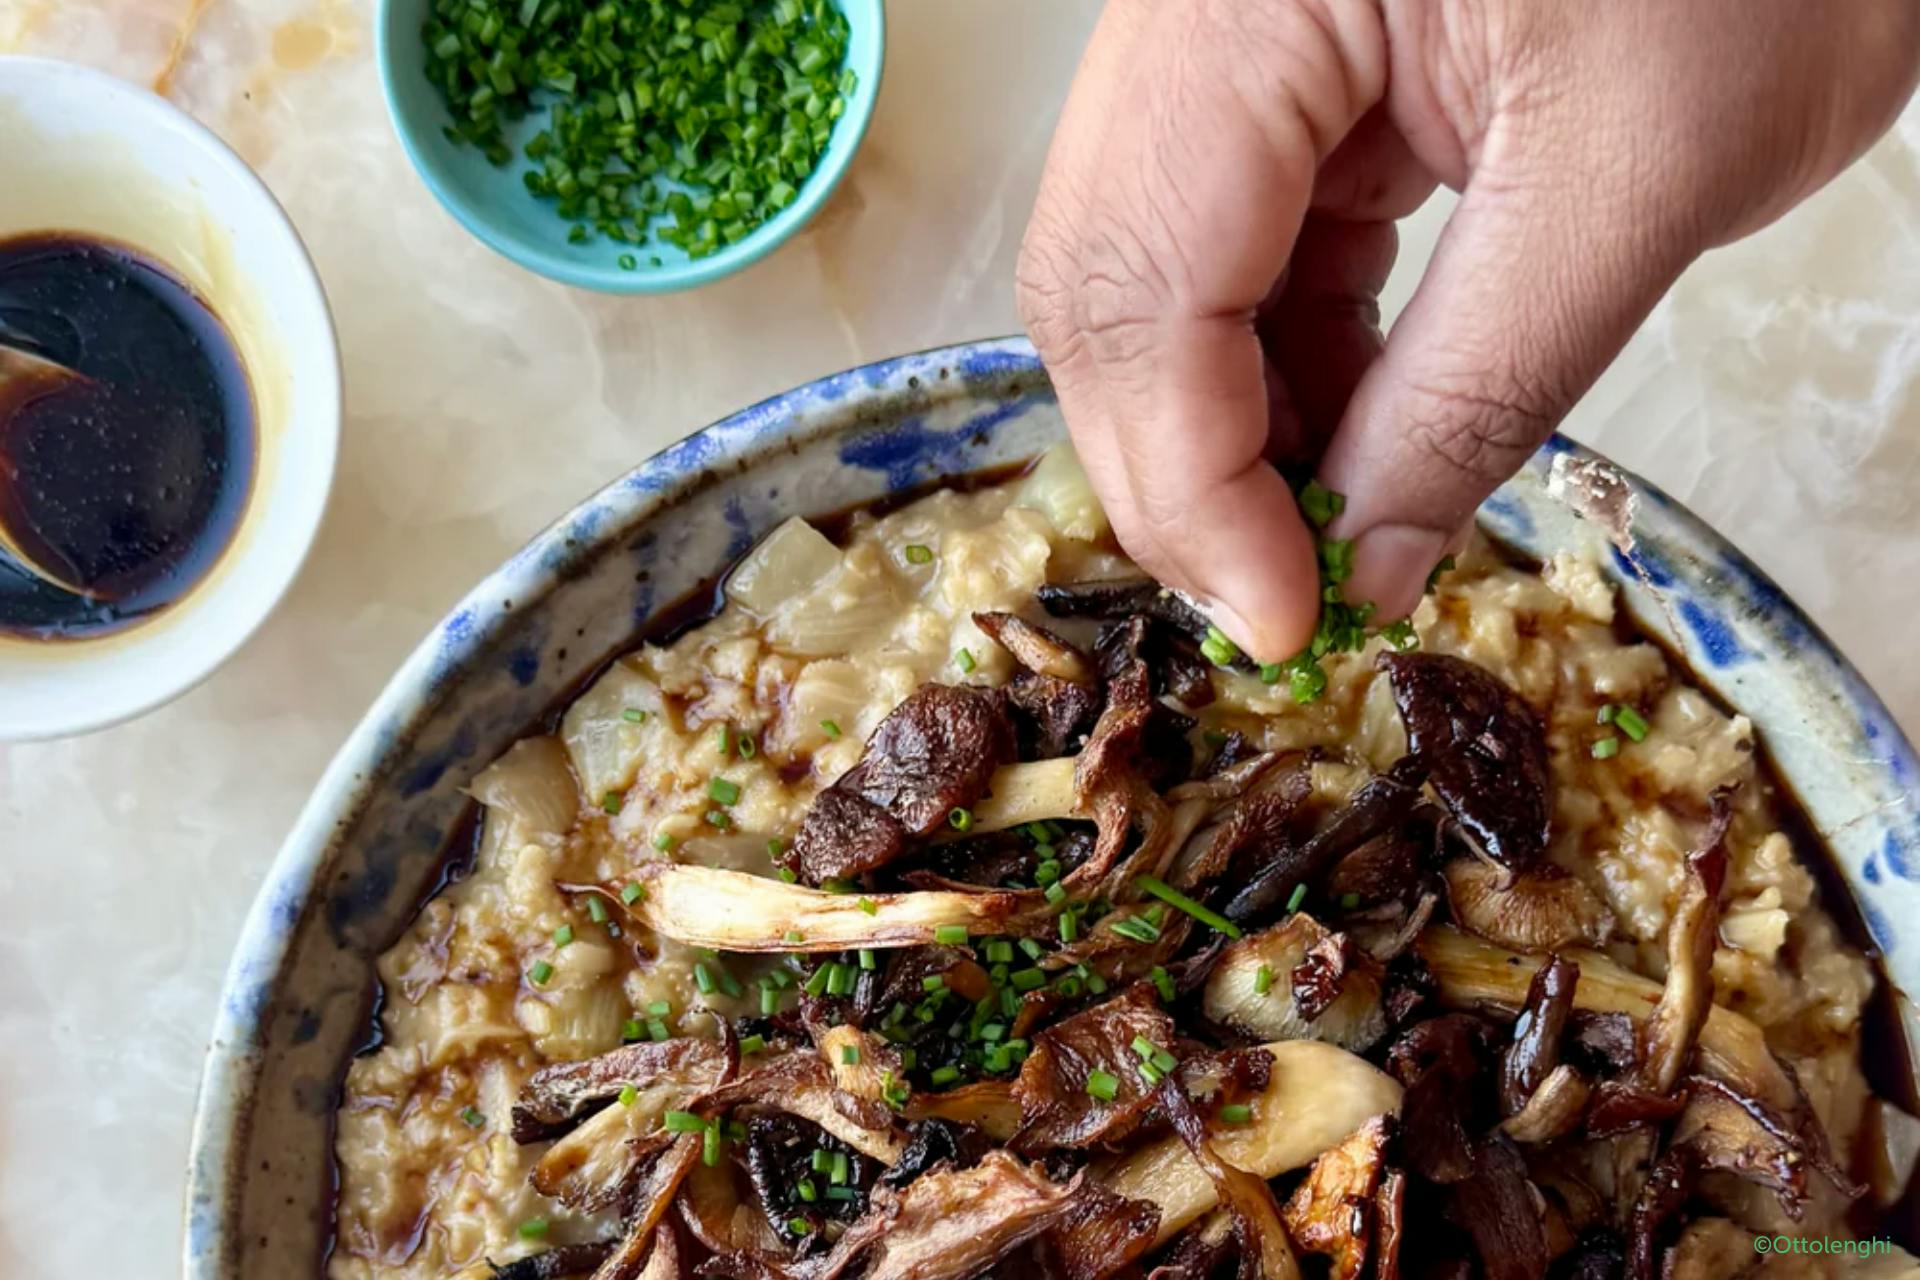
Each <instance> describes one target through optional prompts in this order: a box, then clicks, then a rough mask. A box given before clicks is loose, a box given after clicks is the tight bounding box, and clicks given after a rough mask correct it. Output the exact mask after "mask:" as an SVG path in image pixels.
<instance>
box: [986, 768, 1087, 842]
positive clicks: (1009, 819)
mask: <svg viewBox="0 0 1920 1280" xmlns="http://www.w3.org/2000/svg"><path fill="white" fill-rule="evenodd" d="M1073 766H1074V758H1073V757H1072V756H1061V757H1060V758H1059V759H1057V760H1035V761H1033V762H1032V763H1031V764H1009V765H1002V766H1001V767H1000V768H998V769H995V770H994V771H993V779H992V781H991V782H989V783H988V784H987V794H986V795H985V796H983V797H982V798H981V799H980V801H979V803H977V804H975V805H974V806H973V822H972V823H971V824H969V825H968V827H967V833H968V834H969V835H978V834H981V833H983V832H987V831H1005V830H1007V829H1008V828H1009V827H1018V826H1024V825H1025V824H1027V823H1029V822H1041V821H1044V820H1045V819H1047V818H1078V817H1083V816H1085V815H1083V814H1082V813H1081V812H1080V804H1079V801H1078V799H1077V798H1076V797H1075V795H1074V790H1073ZM956 834H957V833H956Z"/></svg>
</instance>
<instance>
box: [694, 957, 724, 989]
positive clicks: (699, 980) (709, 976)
mask: <svg viewBox="0 0 1920 1280" xmlns="http://www.w3.org/2000/svg"><path fill="white" fill-rule="evenodd" d="M693 985H694V986H696V987H698V988H700V994H701V995H703V996H710V995H712V994H713V993H714V992H715V991H717V990H719V988H720V984H719V983H717V982H715V981H714V980H713V972H712V970H710V969H708V968H707V966H706V965H704V964H696V965H695V966H693Z"/></svg>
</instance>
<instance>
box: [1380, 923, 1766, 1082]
mask: <svg viewBox="0 0 1920 1280" xmlns="http://www.w3.org/2000/svg"><path fill="white" fill-rule="evenodd" d="M1414 946H1415V949H1416V950H1418V951H1419V953H1420V957H1421V959H1423V960H1425V961H1426V962H1427V965H1428V967H1429V968H1431V969H1432V970H1433V975H1434V977H1435V978H1437V979H1438V980H1439V983H1440V999H1441V1001H1442V1002H1443V1003H1445V1004H1448V1005H1450V1006H1452V1007H1454V1008H1456V1009H1475V1008H1479V1007H1481V1006H1484V1005H1501V1006H1504V1007H1506V1008H1508V1009H1518V1008H1520V1007H1521V1006H1522V1005H1523V1004H1525V1003H1526V999H1527V987H1528V985H1529V984H1530V983H1531V982H1532V981H1533V975H1534V972H1535V971H1536V970H1537V969H1539V968H1540V966H1541V965H1542V964H1544V963H1545V962H1546V957H1545V956H1533V955H1524V954H1522V953H1520V952H1517V951H1509V950H1507V949H1506V948H1505V947H1497V946H1495V945H1493V944H1492V943H1491V942H1483V941H1481V940H1480V939H1479V938H1476V937H1473V936H1472V935H1471V934H1466V933H1462V932H1460V931H1459V930H1458V929H1453V928H1450V927H1448V926H1446V925H1434V926H1432V927H1430V928H1428V929H1427V930H1426V931H1425V932H1424V933H1422V934H1421V935H1420V940H1419V941H1418V942H1417V943H1415V944H1414ZM1561 954H1562V955H1564V956H1565V957H1566V958H1567V959H1569V960H1572V961H1574V962H1575V963H1577V964H1578V965H1579V966H1580V981H1579V985H1578V986H1576V987H1575V988H1574V994H1573V1004H1574V1007H1575V1008H1576V1009H1586V1010H1588V1011H1590V1012H1595V1013H1624V1014H1625V1015H1627V1016H1628V1017H1629V1018H1632V1019H1633V1021H1634V1023H1635V1025H1643V1024H1645V1022H1646V1021H1647V1019H1648V1018H1649V1017H1651V1016H1652V1014H1653V1011H1654V1009H1655V1008H1656V1007H1657V1006H1658V1005H1659V1003H1660V996H1661V992H1662V988H1661V986H1660V984H1659V983H1657V982H1654V981H1652V980H1650V979H1648V978H1643V977H1641V976H1640V975H1639V974H1637V973H1630V972H1628V971H1627V970H1625V969H1623V968H1621V967H1620V966H1619V965H1617V964H1615V963H1614V962H1613V961H1612V960H1610V959H1608V958H1607V957H1606V956H1604V955H1602V954H1601V953H1600V952H1598V951H1585V950H1577V949H1576V950H1569V951H1565V952H1562V953H1561ZM1698 1048H1699V1051H1700V1066H1701V1068H1702V1069H1704V1070H1705V1072H1706V1073H1707V1074H1708V1075H1710V1076H1712V1077H1713V1078H1714V1079H1716V1080H1723V1081H1725V1082H1726V1083H1728V1084H1730V1085H1732V1086H1733V1087H1734V1088H1736V1089H1738V1090H1740V1091H1741V1092H1742V1093H1745V1094H1747V1095H1748V1096H1750V1097H1755V1098H1759V1099H1760V1100H1761V1101H1763V1102H1766V1103H1768V1104H1770V1105H1772V1106H1775V1107H1779V1108H1781V1109H1782V1110H1788V1111H1790V1110H1792V1109H1793V1108H1794V1106H1795V1105H1796V1102H1797V1100H1798V1093H1797V1091H1796V1090H1795V1089H1794V1087H1793V1083H1792V1082H1791V1081H1790V1080H1789V1079H1788V1078H1787V1074H1786V1072H1785V1071H1783V1070H1781V1068H1780V1064H1779V1063H1778V1062H1775V1061H1774V1059H1773V1054H1772V1053H1770V1052H1769V1051H1768V1049H1767V1039H1766V1035H1765V1033H1763V1032H1762V1031H1761V1030H1760V1028H1759V1027H1758V1026H1756V1025H1754V1024H1753V1023H1752V1022H1750V1021H1748V1020H1747V1019H1746V1018H1743V1017H1741V1016H1740V1015H1739V1014H1737V1013H1735V1012H1733V1010H1731V1009H1726V1008H1723V1007H1721V1006H1719V1005H1714V1006H1713V1007H1712V1008H1711V1009H1710V1010H1709V1011H1708V1013H1707V1019H1706V1022H1705V1024H1704V1025H1703V1026H1702V1027H1701V1029H1700V1039H1699V1044H1698Z"/></svg>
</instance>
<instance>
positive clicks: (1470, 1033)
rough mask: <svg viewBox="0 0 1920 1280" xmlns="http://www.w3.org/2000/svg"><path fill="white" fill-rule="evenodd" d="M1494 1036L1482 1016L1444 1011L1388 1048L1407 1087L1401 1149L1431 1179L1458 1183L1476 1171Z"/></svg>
mask: <svg viewBox="0 0 1920 1280" xmlns="http://www.w3.org/2000/svg"><path fill="white" fill-rule="evenodd" d="M1491 1035H1492V1032H1491V1029H1490V1028H1489V1027H1488V1026H1487V1024H1486V1023H1484V1022H1482V1021H1480V1020H1479V1019H1477V1018H1474V1017H1472V1016H1470V1015H1468V1014H1459V1013H1454V1014H1444V1015H1442V1016H1440V1017H1438V1018H1429V1019H1427V1020H1426V1021H1425V1022H1416V1023H1414V1024H1413V1025H1412V1026H1411V1027H1408V1028H1407V1029H1406V1030H1405V1031H1404V1032H1402V1033H1401V1035H1400V1038H1399V1039H1398V1040H1395V1041H1394V1042H1393V1047H1392V1048H1390V1049H1389V1050H1387V1069H1388V1070H1389V1071H1391V1072H1392V1073H1393V1075H1394V1078H1395V1079H1397V1080H1398V1081H1400V1083H1401V1084H1403V1085H1405V1086H1406V1090H1407V1092H1406V1106H1405V1108H1404V1112H1403V1114H1404V1115H1405V1117H1406V1120H1405V1124H1404V1126H1403V1136H1402V1140H1401V1144H1400V1145H1401V1151H1402V1153H1403V1154H1404V1156H1405V1159H1406V1162H1407V1167H1408V1168H1410V1169H1412V1170H1413V1171H1414V1172H1415V1173H1418V1174H1419V1175H1420V1176H1421V1177H1423V1178H1425V1179H1426V1180H1427V1181H1429V1182H1437V1183H1441V1184H1443V1185H1445V1184H1451V1183H1456V1182H1460V1181H1463V1180H1464V1179H1466V1178H1468V1177H1469V1176H1471V1175H1472V1173H1473V1161H1474V1146H1473V1140H1472V1135H1473V1134H1474V1133H1475V1132H1477V1131H1478V1130H1479V1129H1480V1128H1481V1127H1482V1126H1483V1123H1484V1120H1485V1117H1484V1115H1483V1114H1482V1113H1483V1111H1484V1110H1485V1108H1484V1107H1483V1105H1482V1101H1481V1099H1482V1097H1483V1096H1484V1094H1485V1087H1484V1080H1485V1076H1486V1074H1487V1072H1488V1061H1487V1058H1488V1041H1489V1040H1490V1038H1491Z"/></svg>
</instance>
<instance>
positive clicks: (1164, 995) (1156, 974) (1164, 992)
mask: <svg viewBox="0 0 1920 1280" xmlns="http://www.w3.org/2000/svg"><path fill="white" fill-rule="evenodd" d="M1147 977H1148V979H1149V980H1150V981H1151V982H1152V983H1153V989H1154V990H1155V991H1158V992H1159V993H1160V998H1161V999H1162V1000H1164V1001H1166V1002H1167V1003H1168V1004H1172V1003H1173V997H1174V990H1173V975H1171V974H1169V973H1168V972H1167V967H1166V966H1165V965H1162V964H1157V965H1155V966H1153V972H1152V973H1149V974H1148V975H1147Z"/></svg>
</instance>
